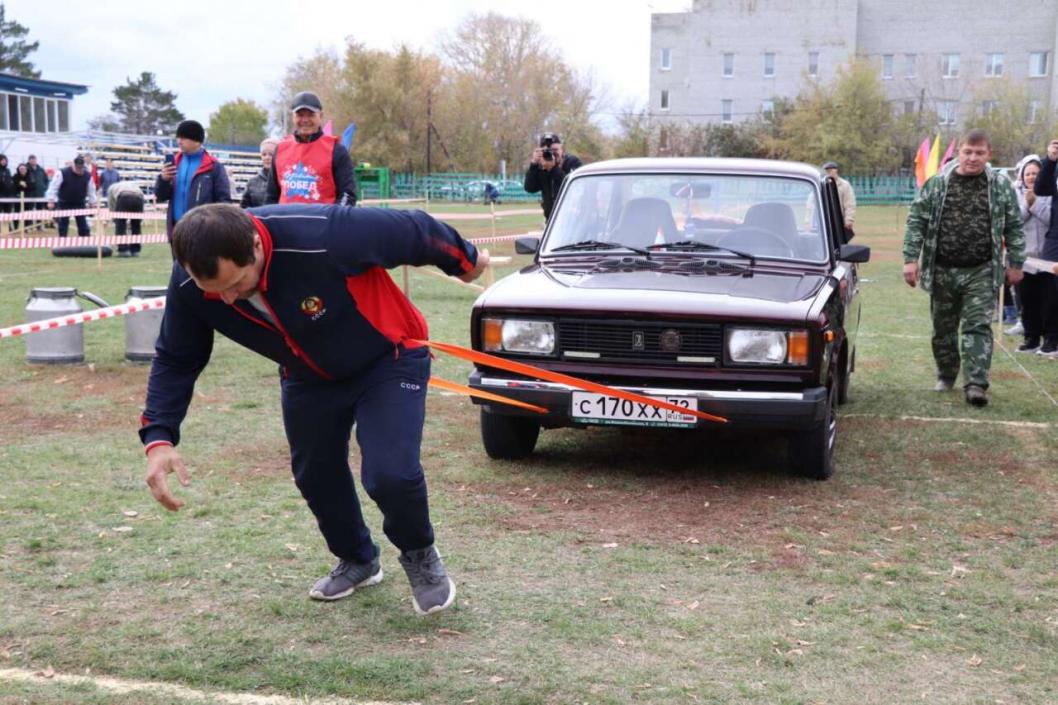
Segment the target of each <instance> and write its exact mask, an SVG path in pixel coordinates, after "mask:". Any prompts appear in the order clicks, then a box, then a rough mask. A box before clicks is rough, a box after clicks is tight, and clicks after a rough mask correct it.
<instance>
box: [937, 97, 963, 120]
mask: <svg viewBox="0 0 1058 705" xmlns="http://www.w3.org/2000/svg"><path fill="white" fill-rule="evenodd" d="M957 105H958V103H956V102H955V101H954V100H942V101H940V102H939V103H937V114H938V115H939V116H940V124H941V125H954V124H955V107H956V106H957Z"/></svg>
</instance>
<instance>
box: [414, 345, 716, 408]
mask: <svg viewBox="0 0 1058 705" xmlns="http://www.w3.org/2000/svg"><path fill="white" fill-rule="evenodd" d="M415 342H417V343H419V344H420V345H428V346H429V347H431V348H433V349H434V350H440V351H441V352H446V353H448V354H449V355H452V356H454V357H458V358H460V359H463V360H468V361H470V362H475V363H479V364H482V365H488V366H489V367H495V368H498V369H501V370H507V371H508V372H514V373H516V374H520V375H525V376H527V377H535V378H537V379H544V380H547V381H549V382H558V383H559V384H567V385H569V386H571V387H576V388H577V389H583V390H584V391H586V392H595V393H597V394H606V395H607V396H611V397H617V398H618V399H624V400H626V401H632V402H636V403H639V404H647V405H649V406H655V407H657V408H659V409H666V410H668V411H675V412H678V413H680V414H690V415H692V416H697V417H698V418H700V419H704V420H705V421H715V422H716V423H727V419H725V418H724V417H723V416H714V415H712V414H707V413H705V412H704V411H697V410H695V409H685V408H683V407H682V406H677V405H675V404H670V403H669V402H667V401H661V400H660V399H653V398H651V397H646V396H643V395H642V394H636V393H635V392H628V391H625V390H623V389H616V388H614V387H609V386H607V385H605V384H599V383H597V382H591V381H588V380H586V379H580V378H579V377H571V376H570V375H564V374H562V373H561V372H552V371H551V370H545V369H542V368H540V367H534V366H533V365H526V364H524V363H521V362H515V361H514V360H507V359H504V358H502V357H496V356H495V355H489V354H488V353H483V352H478V351H477V350H471V349H470V348H464V347H462V346H459V345H452V344H451V343H439V342H437V341H436V340H432V341H431V340H417V341H415Z"/></svg>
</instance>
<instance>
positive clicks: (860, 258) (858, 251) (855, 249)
mask: <svg viewBox="0 0 1058 705" xmlns="http://www.w3.org/2000/svg"><path fill="white" fill-rule="evenodd" d="M838 259H839V260H841V261H842V262H856V263H860V262H867V261H868V260H870V259H871V248H869V247H867V246H866V245H842V246H841V249H839V250H838Z"/></svg>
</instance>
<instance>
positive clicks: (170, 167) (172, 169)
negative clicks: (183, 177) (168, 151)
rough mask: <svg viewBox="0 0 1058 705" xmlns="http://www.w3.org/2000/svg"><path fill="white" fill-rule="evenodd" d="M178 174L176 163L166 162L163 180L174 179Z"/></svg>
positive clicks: (163, 169) (163, 168)
mask: <svg viewBox="0 0 1058 705" xmlns="http://www.w3.org/2000/svg"><path fill="white" fill-rule="evenodd" d="M174 176H176V165H175V164H166V165H165V166H163V167H162V181H172V180H173V177H174Z"/></svg>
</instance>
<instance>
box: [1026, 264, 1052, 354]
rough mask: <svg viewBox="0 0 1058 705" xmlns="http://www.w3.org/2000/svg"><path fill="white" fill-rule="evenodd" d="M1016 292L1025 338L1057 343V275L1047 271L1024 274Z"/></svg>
mask: <svg viewBox="0 0 1058 705" xmlns="http://www.w3.org/2000/svg"><path fill="white" fill-rule="evenodd" d="M1018 293H1019V294H1020V296H1019V298H1020V299H1021V325H1022V326H1023V327H1024V328H1025V340H1039V339H1041V338H1042V339H1043V340H1044V341H1047V342H1055V343H1058V277H1055V276H1054V275H1053V274H1049V273H1047V272H1039V273H1037V274H1026V275H1025V276H1024V277H1022V279H1021V283H1019V284H1018Z"/></svg>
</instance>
